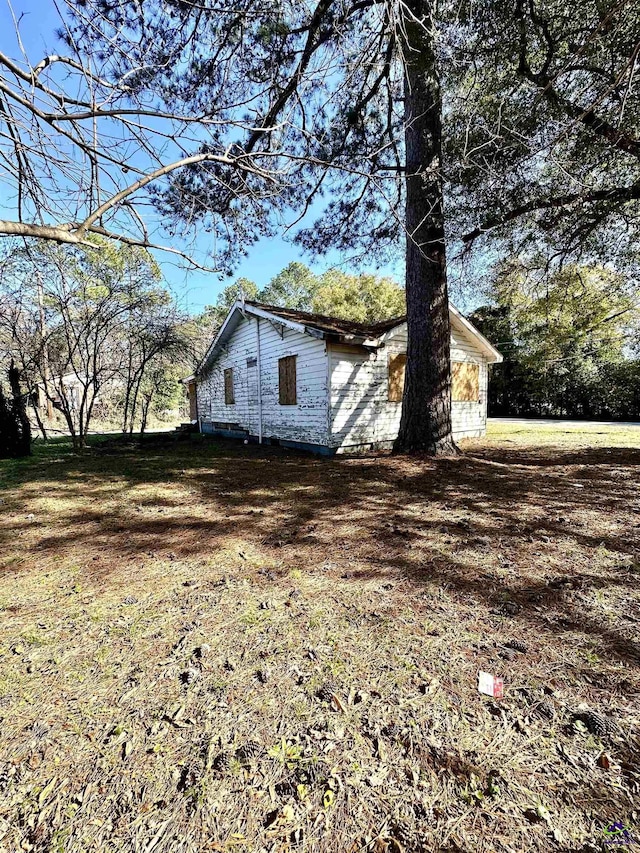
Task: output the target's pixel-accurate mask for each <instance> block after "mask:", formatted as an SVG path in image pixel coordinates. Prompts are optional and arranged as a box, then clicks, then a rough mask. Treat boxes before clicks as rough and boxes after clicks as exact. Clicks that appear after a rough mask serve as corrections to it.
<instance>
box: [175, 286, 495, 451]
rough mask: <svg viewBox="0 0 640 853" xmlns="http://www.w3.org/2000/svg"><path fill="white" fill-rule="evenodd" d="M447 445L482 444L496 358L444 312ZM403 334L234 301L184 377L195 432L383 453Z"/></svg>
mask: <svg viewBox="0 0 640 853" xmlns="http://www.w3.org/2000/svg"><path fill="white" fill-rule="evenodd" d="M449 311H450V318H451V362H452V364H451V368H452V420H453V434H454V438H456V439H460V438H467V437H471V436H479V435H483V434H484V432H485V430H486V424H487V379H488V365H489V364H492V363H496V362H500V361H502V356H501V355H500V353H499V352H498V351H497V350H496V349H495V347H493V346H492V345H491V344H490V343H489V341H487V340H486V338H484V337H483V336H482V335H481V334H480V332H479V331H478V330H477V329H476V328H475V327H474V326H473V325H472V324H471V323H470V322H469V321H468V320H466V319H465V318H464V317H463V316H462V314H460V312H459V311H458V310H457V309H456V308H454V307H453V306H450V308H449ZM406 351H407V325H406V322H405V319H404V318H403V317H399V318H396V319H394V320H386V321H384V322H381V323H373V324H364V323H353V322H351V321H348V320H339V319H336V318H333V317H324V316H322V315H319V314H308V313H306V312H304V311H295V310H293V309H289V308H276V307H273V306H270V305H262V304H259V303H257V302H236V304H235V305H234V306H233V308H232V309H231V310H230V311H229V314H228V315H227V317H226V319H225V321H224V323H223V324H222V327H221V329H220V331H219V332H218V334H217V335H216V337H215V339H214V341H213V342H212V344H211V346H210V347H209V350H208V352H207V354H206V356H205V358H204V359H203V361H202V364H201V365H200V368H199V370H198V372H197V374H196V375H195V376H193V377H189V380H188V387H189V394H190V404H191V406H190V409H191V416H192V418H193V419H194V420H195V419H197V420H198V422H199V424H200V429H201V430H202V432H204V433H210V434H218V435H228V436H235V437H240V438H253V439H257V440H259V441H264V442H267V443H272V444H282V445H285V446H291V447H301V448H305V449H308V450H312V451H314V452H316V453H342V452H354V451H362V450H369V449H372V448H381V447H391V445H392V443H393V441H394V439H395V438H396V436H397V434H398V429H399V425H400V410H401V406H402V389H403V385H404V365H405V361H406Z"/></svg>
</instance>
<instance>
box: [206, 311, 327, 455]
mask: <svg viewBox="0 0 640 853" xmlns="http://www.w3.org/2000/svg"><path fill="white" fill-rule="evenodd" d="M279 330H283V336H282V337H281V336H280V332H279ZM257 354H258V350H257V319H256V318H255V317H250V316H249V317H247V318H243V319H242V320H241V321H240V323H239V325H238V327H237V328H236V330H235V331H234V333H233V335H232V336H231V339H230V340H229V342H228V343H227V345H226V347H225V348H224V349H223V350H222V352H220V353H219V354H218V356H217V357H216V359H215V361H214V362H213V364H212V365H211V366H210V368H209V370H208V371H207V372H206V373H205V374H204V375H202V376H201V377H200V378H199V382H198V410H199V415H200V417H201V418H202V419H203V420H204V421H205V422H206V421H217V422H222V423H229V424H235V425H238V426H240V427H242V428H243V429H247V430H249V432H250V433H251V434H252V435H257V433H258V405H257V394H255V392H254V393H251V386H252V384H253V383H254V382H255V379H256V377H257V369H256V367H251V366H249V367H248V366H247V360H248V359H253V358H256V357H257ZM287 355H295V356H297V362H296V373H297V404H296V405H295V406H281V405H280V402H279V394H278V359H280V358H282V357H283V356H287ZM260 361H261V364H260V380H261V382H260V384H261V389H262V434H263V436H264V438H271V437H273V438H279V439H285V440H288V441H300V442H306V443H310V444H321V445H327V444H328V439H329V435H328V392H327V385H328V370H327V354H326V348H325V344H324V341H321V340H318V339H317V338H312V337H310V336H309V335H305V334H302V333H301V332H297V331H295V330H292V329H287V328H283V327H282V326H280V325H279V324H275V323H273V324H272V323H271V322H269V320H266V319H261V320H260ZM228 367H233V369H234V391H235V404H234V405H232V406H226V405H225V402H224V381H223V371H224V370H225V368H228Z"/></svg>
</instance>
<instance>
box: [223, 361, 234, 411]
mask: <svg viewBox="0 0 640 853" xmlns="http://www.w3.org/2000/svg"><path fill="white" fill-rule="evenodd" d="M224 402H225V405H227V406H232V405H233V404H234V403H235V397H234V396H233V367H227V369H226V370H225V372H224Z"/></svg>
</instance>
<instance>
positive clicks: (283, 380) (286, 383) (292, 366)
mask: <svg viewBox="0 0 640 853" xmlns="http://www.w3.org/2000/svg"><path fill="white" fill-rule="evenodd" d="M296 358H297V356H295V355H287V356H285V357H284V358H279V359H278V380H279V391H280V405H281V406H295V405H296V403H297V402H298V398H297V393H296Z"/></svg>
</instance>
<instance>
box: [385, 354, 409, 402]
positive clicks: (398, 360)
mask: <svg viewBox="0 0 640 853" xmlns="http://www.w3.org/2000/svg"><path fill="white" fill-rule="evenodd" d="M406 364H407V354H406V353H405V352H399V353H398V354H397V355H390V356H389V402H390V403H401V402H402V392H403V390H404V370H405V367H406Z"/></svg>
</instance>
